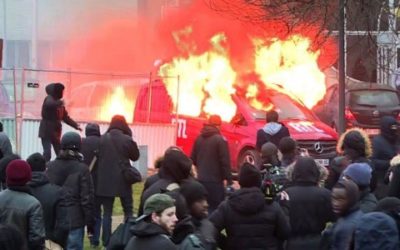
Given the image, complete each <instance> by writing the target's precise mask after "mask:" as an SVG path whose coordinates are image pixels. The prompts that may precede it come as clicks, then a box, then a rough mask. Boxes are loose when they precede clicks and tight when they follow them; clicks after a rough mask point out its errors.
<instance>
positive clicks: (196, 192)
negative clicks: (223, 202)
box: [180, 180, 207, 207]
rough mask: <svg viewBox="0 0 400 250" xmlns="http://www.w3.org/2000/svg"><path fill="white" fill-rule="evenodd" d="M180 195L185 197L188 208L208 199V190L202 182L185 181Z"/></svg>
mask: <svg viewBox="0 0 400 250" xmlns="http://www.w3.org/2000/svg"><path fill="white" fill-rule="evenodd" d="M180 193H181V194H182V195H183V197H185V200H186V204H187V205H188V207H190V206H191V205H192V204H193V203H195V202H196V201H199V200H203V199H207V190H206V189H205V188H204V186H203V185H202V184H201V183H200V182H198V181H195V180H189V181H185V182H184V183H183V184H182V185H181V186H180Z"/></svg>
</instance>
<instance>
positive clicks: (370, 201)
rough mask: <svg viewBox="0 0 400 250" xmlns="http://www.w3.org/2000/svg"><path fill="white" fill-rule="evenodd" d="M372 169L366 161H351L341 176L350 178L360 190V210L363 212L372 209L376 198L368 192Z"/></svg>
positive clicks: (376, 201)
mask: <svg viewBox="0 0 400 250" xmlns="http://www.w3.org/2000/svg"><path fill="white" fill-rule="evenodd" d="M371 173H372V169H371V167H370V166H369V165H368V164H367V163H352V164H350V165H348V166H347V168H346V169H345V170H344V171H343V177H344V178H347V179H350V180H352V181H353V182H354V183H355V184H357V186H358V190H359V192H360V210H361V211H362V212H364V213H369V212H372V211H374V209H375V207H376V204H377V203H378V200H377V199H376V197H375V195H374V194H373V193H371V192H370V189H369V185H370V182H371V176H372V174H371Z"/></svg>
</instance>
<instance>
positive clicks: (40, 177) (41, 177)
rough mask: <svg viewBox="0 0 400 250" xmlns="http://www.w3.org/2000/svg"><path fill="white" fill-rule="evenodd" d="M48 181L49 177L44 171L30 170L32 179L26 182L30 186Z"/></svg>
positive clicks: (37, 185)
mask: <svg viewBox="0 0 400 250" xmlns="http://www.w3.org/2000/svg"><path fill="white" fill-rule="evenodd" d="M47 183H49V178H48V177H47V176H46V174H45V173H44V172H32V180H31V181H30V182H28V186H30V187H40V186H43V185H46V184H47Z"/></svg>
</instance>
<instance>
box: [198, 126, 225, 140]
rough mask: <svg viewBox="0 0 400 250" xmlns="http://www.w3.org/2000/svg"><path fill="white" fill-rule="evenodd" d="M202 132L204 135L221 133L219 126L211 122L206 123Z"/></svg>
mask: <svg viewBox="0 0 400 250" xmlns="http://www.w3.org/2000/svg"><path fill="white" fill-rule="evenodd" d="M200 133H201V136H202V137H210V136H213V135H216V134H220V132H219V129H218V128H217V127H215V126H213V125H209V124H205V125H204V127H203V128H202V129H201V132H200Z"/></svg>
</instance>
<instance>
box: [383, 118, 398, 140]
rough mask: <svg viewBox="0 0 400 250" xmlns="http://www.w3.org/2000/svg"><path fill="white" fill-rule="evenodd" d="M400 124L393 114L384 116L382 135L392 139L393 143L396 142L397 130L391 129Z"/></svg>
mask: <svg viewBox="0 0 400 250" xmlns="http://www.w3.org/2000/svg"><path fill="white" fill-rule="evenodd" d="M393 125H394V126H396V127H397V125H398V123H397V121H396V119H395V118H394V117H391V116H384V117H382V119H381V135H382V136H383V137H385V139H386V140H388V141H390V142H391V143H395V142H396V138H397V134H396V133H397V130H396V129H391V127H392V126H393Z"/></svg>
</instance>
